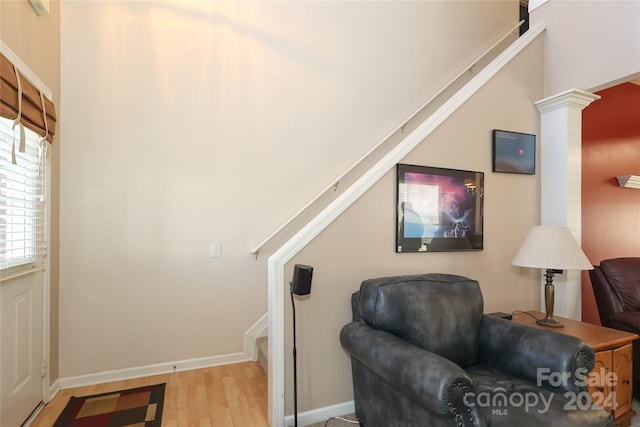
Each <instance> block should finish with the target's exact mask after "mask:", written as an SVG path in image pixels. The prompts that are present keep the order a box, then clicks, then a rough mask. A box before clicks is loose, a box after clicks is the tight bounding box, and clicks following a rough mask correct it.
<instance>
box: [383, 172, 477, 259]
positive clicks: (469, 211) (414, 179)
mask: <svg viewBox="0 0 640 427" xmlns="http://www.w3.org/2000/svg"><path fill="white" fill-rule="evenodd" d="M396 178H397V179H396V182H397V186H396V245H395V248H396V252H441V251H464V250H482V249H483V229H482V227H483V200H484V173H482V172H474V171H466V170H458V169H445V168H438V167H430V166H417V165H406V164H398V165H396Z"/></svg>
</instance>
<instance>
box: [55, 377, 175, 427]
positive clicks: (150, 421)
mask: <svg viewBox="0 0 640 427" xmlns="http://www.w3.org/2000/svg"><path fill="white" fill-rule="evenodd" d="M164 389H165V384H156V385H152V386H147V387H139V388H133V389H129V390H120V391H114V392H110V393H104V394H96V395H93V396H84V397H75V396H73V397H71V398H70V399H69V403H67V406H66V407H65V408H64V410H63V411H62V414H60V416H59V417H58V419H57V421H56V423H55V424H54V425H53V427H125V426H127V427H160V425H161V423H162V405H163V402H164Z"/></svg>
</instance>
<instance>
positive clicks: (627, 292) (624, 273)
mask: <svg viewBox="0 0 640 427" xmlns="http://www.w3.org/2000/svg"><path fill="white" fill-rule="evenodd" d="M600 267H601V268H602V271H603V273H604V275H605V277H606V278H607V280H608V281H609V284H610V285H611V287H612V288H613V290H614V292H615V293H616V294H617V295H618V297H619V298H620V301H621V302H622V308H623V309H624V311H640V258H638V257H628V258H611V259H607V260H603V261H601V262H600Z"/></svg>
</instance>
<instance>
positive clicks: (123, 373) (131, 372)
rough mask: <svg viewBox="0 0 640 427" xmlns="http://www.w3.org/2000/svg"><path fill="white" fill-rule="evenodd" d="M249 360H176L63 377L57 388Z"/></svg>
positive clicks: (230, 357) (234, 355) (233, 355)
mask: <svg viewBox="0 0 640 427" xmlns="http://www.w3.org/2000/svg"><path fill="white" fill-rule="evenodd" d="M250 360H252V359H251V358H250V357H248V356H247V355H246V354H245V353H231V354H227V355H222V356H212V357H201V358H197V359H187V360H178V361H174V362H166V363H158V364H155V365H147V366H138V367H134V368H126V369H116V370H113V371H104V372H97V373H93V374H85V375H77V376H72V377H63V378H60V379H59V385H60V387H59V388H61V389H65V388H72V387H82V386H86V385H94V384H101V383H106V382H111V381H121V380H129V379H132V378H141V377H148V376H150V375H158V374H168V373H171V372H179V371H189V370H192V369H200V368H209V367H212V366H221V365H228V364H231V363H240V362H247V361H250Z"/></svg>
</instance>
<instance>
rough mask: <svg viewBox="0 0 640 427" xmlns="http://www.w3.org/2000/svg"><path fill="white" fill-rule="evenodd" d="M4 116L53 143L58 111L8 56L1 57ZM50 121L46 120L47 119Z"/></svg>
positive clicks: (1, 112)
mask: <svg viewBox="0 0 640 427" xmlns="http://www.w3.org/2000/svg"><path fill="white" fill-rule="evenodd" d="M0 116H2V117H5V118H7V119H11V120H15V119H16V118H18V117H20V123H22V125H23V126H25V127H26V128H29V129H31V130H32V131H34V132H36V133H37V134H39V135H40V136H43V137H44V136H46V139H47V141H48V142H49V143H51V142H53V135H54V134H55V132H56V111H55V107H54V105H53V102H51V100H49V99H48V98H47V97H45V96H43V95H42V94H41V92H40V91H39V90H38V89H37V88H36V87H35V86H34V85H33V84H31V82H30V81H29V80H27V78H26V77H25V76H24V75H22V74H21V73H20V72H19V71H17V68H16V67H14V65H13V64H12V63H11V61H9V60H8V59H7V58H6V57H5V56H4V55H2V54H0ZM45 117H46V118H45Z"/></svg>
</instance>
